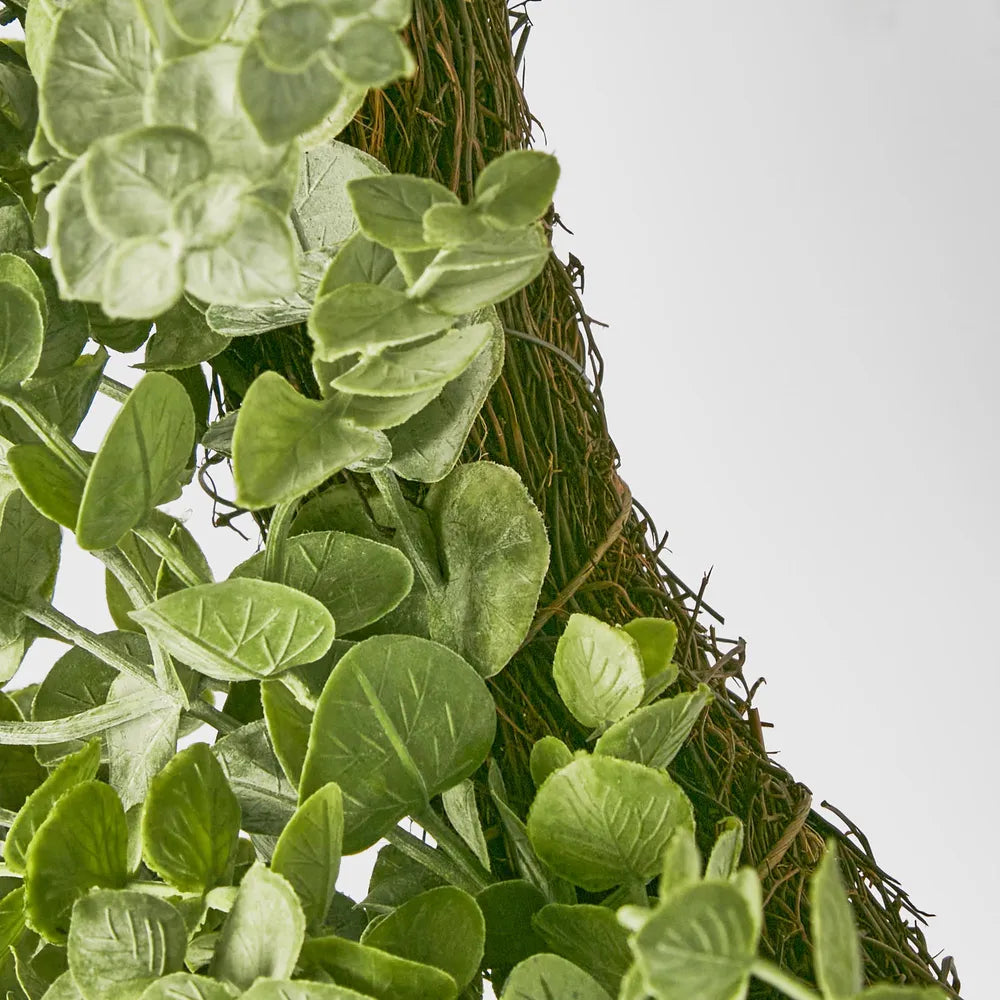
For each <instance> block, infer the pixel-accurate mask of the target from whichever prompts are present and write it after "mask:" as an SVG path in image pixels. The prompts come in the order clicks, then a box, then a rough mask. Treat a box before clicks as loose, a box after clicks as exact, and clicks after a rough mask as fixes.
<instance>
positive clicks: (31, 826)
mask: <svg viewBox="0 0 1000 1000" xmlns="http://www.w3.org/2000/svg"><path fill="white" fill-rule="evenodd" d="M100 763H101V744H100V741H99V740H93V741H91V742H90V743H88V744H87V745H86V746H84V747H83V748H82V749H80V750H78V751H77V752H76V753H74V754H72V755H71V756H69V757H67V758H66V759H65V760H64V761H63V762H62V763H61V764H60V765H59V766H58V767H57V768H55V769H54V770H53V771H52V772H51V773H50V774H49V776H48V777H47V778H46V779H45V781H44V782H42V784H41V785H40V786H39V787H38V788H37V789H36V790H35V791H34V792H32V794H31V795H30V796H29V798H28V800H27V801H26V802H25V803H24V805H23V806H22V808H21V809H20V811H19V812H18V814H17V818H16V819H15V820H14V823H13V824H12V825H11V828H10V830H8V832H7V839H6V842H5V843H4V863H5V864H6V865H7V867H8V868H10V870H11V871H13V872H17V873H18V874H24V872H25V869H26V866H27V855H28V848H29V846H30V844H31V841H32V838H33V837H34V836H35V834H36V833H37V832H38V828H39V827H40V826H41V825H42V824H43V823H44V822H45V820H46V819H48V817H49V814H50V813H51V812H52V809H53V807H54V806H55V804H56V803H57V802H58V801H59V799H60V798H62V796H63V795H65V794H66V792H68V791H69V790H70V789H71V788H75V787H76V786H77V785H79V784H81V783H83V782H85V781H90V780H91V779H92V778H93V777H94V775H96V774H97V768H98V766H99V765H100Z"/></svg>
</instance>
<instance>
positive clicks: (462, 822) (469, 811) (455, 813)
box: [441, 778, 490, 871]
mask: <svg viewBox="0 0 1000 1000" xmlns="http://www.w3.org/2000/svg"><path fill="white" fill-rule="evenodd" d="M441 804H442V805H443V806H444V811H445V815H446V816H447V817H448V821H449V822H450V823H451V825H452V826H453V827H454V828H455V831H456V832H457V833H458V835H459V836H460V837H461V838H462V840H464V841H465V843H466V845H467V846H468V847H469V849H470V850H471V851H472V853H473V854H475V856H476V857H477V858H478V859H479V861H480V863H481V864H482V866H483V867H484V868H485V869H486V870H487V871H489V870H490V852H489V849H488V848H487V846H486V837H485V835H484V834H483V824H482V822H481V821H480V819H479V810H478V808H477V807H476V786H475V785H474V784H473V783H472V782H471V781H470V780H469V779H468V778H466V779H465V781H460V782H459V783H458V784H457V785H455V786H453V787H452V788H449V789H447V791H444V792H442V793H441Z"/></svg>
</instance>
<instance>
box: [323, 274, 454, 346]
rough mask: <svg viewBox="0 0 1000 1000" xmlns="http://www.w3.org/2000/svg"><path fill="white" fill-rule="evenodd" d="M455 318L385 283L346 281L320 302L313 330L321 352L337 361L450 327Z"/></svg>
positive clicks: (411, 340) (419, 338)
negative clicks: (345, 283)
mask: <svg viewBox="0 0 1000 1000" xmlns="http://www.w3.org/2000/svg"><path fill="white" fill-rule="evenodd" d="M451 325H452V320H451V319H450V318H449V317H447V316H443V315H442V314H441V313H437V312H432V311H431V310H430V309H425V308H423V307H422V306H421V305H419V304H418V303H416V302H414V301H413V300H412V299H410V298H408V297H407V296H406V295H404V294H403V293H402V292H397V291H395V290H393V289H391V288H387V287H386V286H384V285H345V286H343V287H341V288H338V289H336V290H335V291H333V292H330V293H329V294H328V295H324V296H323V297H322V298H320V299H317V300H316V305H315V307H314V308H313V311H312V315H311V316H310V317H309V333H310V335H311V336H312V338H313V342H314V344H315V347H316V355H317V357H319V358H321V359H322V360H324V361H336V360H337V359H338V358H342V357H344V356H346V355H350V354H354V353H356V352H359V351H360V352H364V353H368V354H371V353H374V352H375V351H378V350H381V349H382V348H385V347H392V346H395V345H397V344H408V343H412V342H413V341H415V340H421V339H422V338H424V337H427V336H430V334H432V333H438V332H440V331H441V330H446V329H448V327H450V326H451Z"/></svg>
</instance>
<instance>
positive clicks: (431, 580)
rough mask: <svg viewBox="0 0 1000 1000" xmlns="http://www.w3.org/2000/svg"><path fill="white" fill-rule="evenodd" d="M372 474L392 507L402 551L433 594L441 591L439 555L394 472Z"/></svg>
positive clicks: (387, 502)
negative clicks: (421, 526) (415, 519)
mask: <svg viewBox="0 0 1000 1000" xmlns="http://www.w3.org/2000/svg"><path fill="white" fill-rule="evenodd" d="M371 476H372V480H373V481H374V483H375V485H376V486H377V487H378V491H379V493H381V494H382V499H383V500H384V501H385V503H386V506H387V507H388V508H389V513H390V514H391V515H392V519H393V521H394V522H395V524H396V529H397V531H398V532H399V539H400V543H401V544H402V548H403V551H404V552H405V553H406V555H407V556H408V557H409V559H410V562H412V563H413V568H414V569H415V570H416V571H417V575H418V576H419V577H420V579H421V580H422V581H423V584H424V586H425V587H426V588H427V589H428V591H430V592H431V593H433V592H434V591H437V590H440V589H441V587H442V586H443V585H444V580H443V579H442V578H441V570H440V569H439V568H438V565H437V555H436V553H435V552H434V551H433V549H431V548H430V546H429V545H428V543H427V540H426V539H425V538H422V537H421V534H420V531H419V529H418V527H417V525H416V524H415V523H414V520H413V516H412V513H411V511H410V509H409V507H408V506H407V504H406V499H405V497H404V496H403V492H402V490H400V488H399V481H398V480H397V479H396V476H395V474H394V473H393V472H391V471H389V470H379V471H376V472H373V473H372V474H371Z"/></svg>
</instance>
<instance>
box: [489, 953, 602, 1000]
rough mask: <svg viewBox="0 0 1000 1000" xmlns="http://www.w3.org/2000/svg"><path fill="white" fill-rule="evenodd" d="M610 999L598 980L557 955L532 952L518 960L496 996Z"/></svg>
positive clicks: (549, 999) (527, 999) (530, 999)
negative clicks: (527, 956) (523, 958)
mask: <svg viewBox="0 0 1000 1000" xmlns="http://www.w3.org/2000/svg"><path fill="white" fill-rule="evenodd" d="M555 997H560V998H565V1000H611V997H610V996H608V994H607V992H606V991H605V990H604V989H603V988H602V987H601V984H600V983H598V982H597V980H596V979H594V977H593V976H591V975H588V974H587V973H586V972H584V971H583V969H581V968H580V967H579V966H577V965H574V964H573V963H572V962H567V961H566V959H565V958H560V957H559V956H558V955H551V954H548V953H542V954H539V955H532V956H531V957H530V958H526V959H525V960H524V961H523V962H520V963H518V964H517V965H516V966H515V967H514V969H513V971H512V972H511V974H510V975H509V976H508V977H507V981H506V982H505V983H504V989H503V993H501V994H500V1000H553V998H555Z"/></svg>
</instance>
